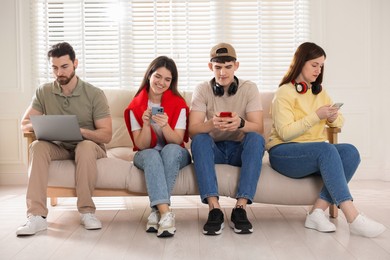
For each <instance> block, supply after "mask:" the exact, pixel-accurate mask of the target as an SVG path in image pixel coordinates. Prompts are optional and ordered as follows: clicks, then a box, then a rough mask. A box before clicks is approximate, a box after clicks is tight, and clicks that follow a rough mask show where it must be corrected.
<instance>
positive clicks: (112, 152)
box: [107, 147, 136, 161]
mask: <svg viewBox="0 0 390 260" xmlns="http://www.w3.org/2000/svg"><path fill="white" fill-rule="evenodd" d="M135 153H136V152H134V151H133V148H132V147H115V148H110V149H107V157H108V158H118V159H122V160H125V161H133V158H134V155H135Z"/></svg>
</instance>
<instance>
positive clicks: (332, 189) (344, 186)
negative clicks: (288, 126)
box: [269, 142, 360, 206]
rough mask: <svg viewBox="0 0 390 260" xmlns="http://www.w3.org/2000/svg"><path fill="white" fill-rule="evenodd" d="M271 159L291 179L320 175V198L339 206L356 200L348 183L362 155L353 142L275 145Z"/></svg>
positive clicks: (273, 165)
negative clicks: (321, 183)
mask: <svg viewBox="0 0 390 260" xmlns="http://www.w3.org/2000/svg"><path fill="white" fill-rule="evenodd" d="M269 160H270V163H271V166H272V168H274V169H275V170H276V171H278V172H279V173H281V174H283V175H285V176H287V177H290V178H296V179H298V178H303V177H305V176H308V175H312V174H320V175H321V177H322V180H323V182H324V187H323V188H322V190H321V192H320V195H319V197H320V198H321V199H323V200H325V201H327V202H329V203H333V204H336V205H337V206H338V205H340V203H342V202H344V201H347V200H352V196H351V193H350V192H349V188H348V182H349V181H350V180H351V178H352V176H353V175H354V173H355V171H356V169H357V167H358V165H359V163H360V155H359V151H358V150H357V149H356V148H355V146H353V145H351V144H330V143H326V142H312V143H286V144H280V145H277V146H274V147H272V148H271V150H270V151H269Z"/></svg>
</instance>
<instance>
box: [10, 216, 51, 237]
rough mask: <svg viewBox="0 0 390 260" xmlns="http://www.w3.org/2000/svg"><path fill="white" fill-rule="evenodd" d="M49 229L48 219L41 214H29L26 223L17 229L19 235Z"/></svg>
mask: <svg viewBox="0 0 390 260" xmlns="http://www.w3.org/2000/svg"><path fill="white" fill-rule="evenodd" d="M46 229H47V220H46V219H44V218H42V217H41V216H29V217H28V218H27V222H26V224H24V225H23V226H20V227H19V228H18V229H17V230H16V235H17V236H29V235H35V233H37V232H39V231H42V230H46Z"/></svg>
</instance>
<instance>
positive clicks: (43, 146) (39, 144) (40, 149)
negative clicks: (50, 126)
mask: <svg viewBox="0 0 390 260" xmlns="http://www.w3.org/2000/svg"><path fill="white" fill-rule="evenodd" d="M50 145H51V144H50V143H48V142H46V141H39V140H35V141H34V142H32V143H31V145H30V153H31V154H37V153H39V154H43V153H47V154H48V153H49V152H50Z"/></svg>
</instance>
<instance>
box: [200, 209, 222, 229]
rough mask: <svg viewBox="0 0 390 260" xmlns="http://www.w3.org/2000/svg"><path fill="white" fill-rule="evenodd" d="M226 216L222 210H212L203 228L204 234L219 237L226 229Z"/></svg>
mask: <svg viewBox="0 0 390 260" xmlns="http://www.w3.org/2000/svg"><path fill="white" fill-rule="evenodd" d="M223 220H224V216H223V212H222V210H220V209H212V210H211V211H210V212H209V217H208V218H207V222H206V224H204V226H203V234H205V235H219V234H221V233H222V229H223V228H224V224H223Z"/></svg>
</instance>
